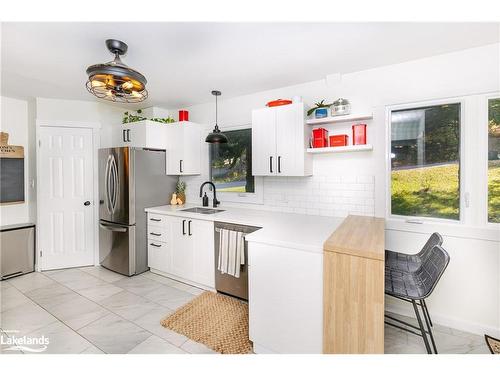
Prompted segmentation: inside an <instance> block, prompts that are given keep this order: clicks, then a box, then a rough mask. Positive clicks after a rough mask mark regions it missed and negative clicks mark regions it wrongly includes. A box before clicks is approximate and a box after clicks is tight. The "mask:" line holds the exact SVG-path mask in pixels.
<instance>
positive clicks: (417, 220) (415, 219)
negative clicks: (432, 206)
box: [385, 97, 487, 225]
mask: <svg viewBox="0 0 500 375" xmlns="http://www.w3.org/2000/svg"><path fill="white" fill-rule="evenodd" d="M465 102H466V100H465V97H453V98H445V99H436V100H426V101H418V102H411V103H405V104H395V105H389V106H386V116H385V117H386V150H385V151H386V152H385V154H386V155H385V158H386V189H385V190H386V191H385V194H386V205H385V206H386V218H387V219H388V220H393V221H396V222H405V223H409V224H427V223H442V224H456V225H463V224H464V223H465V221H466V216H467V213H466V205H465V193H466V191H465V186H466V184H465V179H466V171H465V165H466V159H465V158H466V150H465V149H466V147H465V145H466V143H465V133H466V125H465V121H466V106H465ZM445 104H460V150H459V155H460V160H459V168H460V173H459V219H458V220H453V219H443V218H436V217H428V216H406V215H395V214H393V213H392V175H391V172H392V167H391V147H392V132H391V130H392V112H394V111H401V110H412V109H418V108H422V107H432V106H440V105H445ZM486 185H487V184H486Z"/></svg>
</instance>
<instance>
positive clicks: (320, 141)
mask: <svg viewBox="0 0 500 375" xmlns="http://www.w3.org/2000/svg"><path fill="white" fill-rule="evenodd" d="M312 147H313V148H319V147H328V130H326V129H324V128H316V129H313V131H312Z"/></svg>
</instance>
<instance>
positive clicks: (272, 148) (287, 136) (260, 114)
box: [252, 103, 312, 176]
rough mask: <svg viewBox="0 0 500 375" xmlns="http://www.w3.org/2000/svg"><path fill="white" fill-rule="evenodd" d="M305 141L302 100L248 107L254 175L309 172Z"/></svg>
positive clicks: (310, 171)
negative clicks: (277, 105)
mask: <svg viewBox="0 0 500 375" xmlns="http://www.w3.org/2000/svg"><path fill="white" fill-rule="evenodd" d="M308 143H309V130H308V128H307V127H306V124H305V120H304V104H303V103H293V104H289V105H284V106H279V107H271V108H260V109H256V110H254V111H252V174H253V175H254V176H310V175H311V174H312V159H311V156H310V155H308V154H307V152H306V150H307V147H308Z"/></svg>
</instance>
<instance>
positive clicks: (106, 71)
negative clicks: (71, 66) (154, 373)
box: [86, 39, 148, 103]
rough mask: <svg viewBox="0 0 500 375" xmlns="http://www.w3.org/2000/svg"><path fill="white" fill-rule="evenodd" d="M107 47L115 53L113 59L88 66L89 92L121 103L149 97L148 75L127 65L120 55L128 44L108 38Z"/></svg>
mask: <svg viewBox="0 0 500 375" xmlns="http://www.w3.org/2000/svg"><path fill="white" fill-rule="evenodd" d="M106 47H107V48H108V50H109V51H110V52H111V53H112V54H114V55H115V58H114V60H113V61H110V62H107V63H104V64H95V65H92V66H89V67H88V68H87V75H88V77H89V80H88V81H87V83H86V87H87V90H88V92H90V93H91V94H93V95H95V96H97V97H98V98H100V99H105V100H110V101H113V102H121V103H138V102H142V101H143V100H145V99H146V98H147V97H148V91H147V90H146V83H147V81H146V77H144V76H143V75H142V74H141V73H139V72H138V71H137V70H135V69H132V68H130V67H129V66H127V65H125V64H124V63H123V62H122V61H121V59H120V56H121V55H124V54H125V53H126V52H127V49H128V46H127V45H126V44H125V43H123V42H122V41H120V40H115V39H108V40H106Z"/></svg>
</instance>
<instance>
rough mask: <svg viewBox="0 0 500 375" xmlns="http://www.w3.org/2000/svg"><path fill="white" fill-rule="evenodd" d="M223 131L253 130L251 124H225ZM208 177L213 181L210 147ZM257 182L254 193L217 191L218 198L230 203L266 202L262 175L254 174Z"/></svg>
mask: <svg viewBox="0 0 500 375" xmlns="http://www.w3.org/2000/svg"><path fill="white" fill-rule="evenodd" d="M220 129H221V131H222V132H230V131H235V130H245V129H250V132H251V131H252V125H251V124H243V125H234V126H224V127H222V126H221V127H220ZM208 178H209V181H212V155H211V152H210V147H209V148H208ZM254 179H255V180H254V182H255V186H254V187H255V192H253V193H236V192H223V191H221V192H217V198H220V200H221V201H222V202H230V203H243V204H264V180H263V178H262V177H259V176H254Z"/></svg>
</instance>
